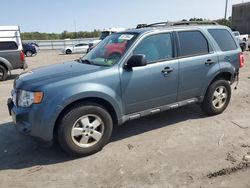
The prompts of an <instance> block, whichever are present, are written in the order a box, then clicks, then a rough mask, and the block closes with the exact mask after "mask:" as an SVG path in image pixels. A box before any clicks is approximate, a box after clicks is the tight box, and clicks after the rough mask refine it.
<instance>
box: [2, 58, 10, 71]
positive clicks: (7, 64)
mask: <svg viewBox="0 0 250 188" xmlns="http://www.w3.org/2000/svg"><path fill="white" fill-rule="evenodd" d="M0 64H3V65H5V66H6V67H7V68H8V71H10V70H12V69H13V67H12V65H11V63H10V62H9V61H8V60H7V59H5V58H3V57H0Z"/></svg>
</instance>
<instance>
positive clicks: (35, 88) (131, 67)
mask: <svg viewBox="0 0 250 188" xmlns="http://www.w3.org/2000/svg"><path fill="white" fill-rule="evenodd" d="M110 45H111V46H112V50H110ZM111 51H112V53H111ZM243 65H244V57H243V54H242V52H241V49H240V46H239V44H238V43H237V41H236V40H235V39H234V37H233V34H232V31H231V30H230V29H229V28H228V27H224V26H220V25H217V24H215V23H212V24H208V23H207V24H206V25H202V24H200V23H199V24H198V22H197V23H189V22H187V23H186V22H185V23H176V24H174V23H173V24H170V23H158V24H152V25H144V27H143V28H139V29H132V30H126V31H123V32H119V33H115V34H112V35H110V36H108V37H107V38H105V39H104V40H103V41H102V42H100V43H99V44H98V45H97V46H96V47H95V48H94V49H93V50H92V51H90V52H89V53H88V54H87V55H86V56H84V57H82V58H80V59H78V60H75V61H71V62H66V63H62V64H56V65H52V66H48V67H44V68H39V69H34V70H32V71H29V72H27V73H24V74H21V75H20V76H19V77H18V78H16V80H15V81H14V86H13V91H12V93H11V95H12V97H11V98H10V99H8V108H9V112H10V114H11V116H12V118H13V121H14V123H15V126H16V128H17V129H18V130H19V132H20V133H23V134H26V135H31V136H34V137H38V138H40V139H42V140H44V141H49V142H50V141H52V140H53V139H56V140H58V142H59V144H60V146H61V147H62V148H63V149H64V150H65V151H67V152H69V153H71V154H74V155H80V156H84V155H89V154H92V153H95V152H97V151H99V150H101V149H102V148H103V147H104V145H105V144H106V143H107V142H108V141H109V139H110V137H111V134H112V130H113V127H114V126H116V125H121V124H122V123H124V122H126V121H129V120H133V119H137V118H140V117H143V116H147V115H151V114H155V113H159V112H162V111H165V110H169V109H173V108H177V107H180V106H184V105H188V104H191V103H197V104H199V105H200V106H201V109H202V110H203V111H204V112H205V113H206V114H208V115H216V114H219V113H222V112H223V111H224V110H225V109H226V107H227V106H228V103H229V101H230V97H231V85H232V84H233V83H234V82H235V81H238V75H239V68H240V67H243Z"/></svg>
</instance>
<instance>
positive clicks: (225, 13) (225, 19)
mask: <svg viewBox="0 0 250 188" xmlns="http://www.w3.org/2000/svg"><path fill="white" fill-rule="evenodd" d="M227 4H228V0H226V7H225V17H224V18H225V20H226V19H227Z"/></svg>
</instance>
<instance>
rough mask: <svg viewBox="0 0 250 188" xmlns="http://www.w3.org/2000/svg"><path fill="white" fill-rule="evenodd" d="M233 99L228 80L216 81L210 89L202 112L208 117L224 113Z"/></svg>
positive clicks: (202, 106) (203, 103) (202, 105)
mask: <svg viewBox="0 0 250 188" xmlns="http://www.w3.org/2000/svg"><path fill="white" fill-rule="evenodd" d="M230 98H231V87H230V84H229V82H228V81H226V80H216V81H214V82H213V83H212V84H211V85H210V86H209V88H208V90H207V93H206V95H205V98H204V101H203V102H202V104H201V108H202V110H203V111H204V112H205V113H206V114H208V115H217V114H220V113H222V112H223V111H224V110H225V109H226V108H227V106H228V104H229V101H230Z"/></svg>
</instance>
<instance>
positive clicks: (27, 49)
mask: <svg viewBox="0 0 250 188" xmlns="http://www.w3.org/2000/svg"><path fill="white" fill-rule="evenodd" d="M23 52H24V54H25V55H26V56H27V57H32V56H33V55H36V54H37V51H36V47H35V46H34V45H32V44H30V43H23Z"/></svg>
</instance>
